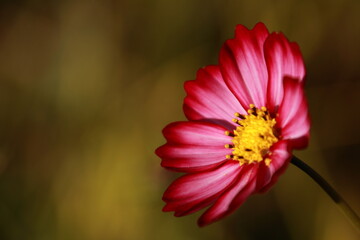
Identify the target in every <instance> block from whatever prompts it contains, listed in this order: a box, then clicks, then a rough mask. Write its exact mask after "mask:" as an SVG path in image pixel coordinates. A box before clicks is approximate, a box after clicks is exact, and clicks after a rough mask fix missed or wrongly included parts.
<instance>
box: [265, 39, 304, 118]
mask: <svg viewBox="0 0 360 240" xmlns="http://www.w3.org/2000/svg"><path fill="white" fill-rule="evenodd" d="M264 52H265V59H266V64H267V69H268V73H269V83H268V92H267V101H268V102H267V103H268V107H269V108H270V111H274V110H276V107H277V106H279V105H280V104H281V102H282V98H283V79H284V77H285V76H288V77H292V78H295V79H297V80H298V81H302V80H303V79H304V77H305V66H304V62H303V58H302V55H301V52H300V48H299V46H298V45H297V44H296V43H294V42H289V41H288V40H287V39H286V37H285V36H284V34H282V33H271V34H270V35H269V37H268V38H267V39H266V41H265V45H264Z"/></svg>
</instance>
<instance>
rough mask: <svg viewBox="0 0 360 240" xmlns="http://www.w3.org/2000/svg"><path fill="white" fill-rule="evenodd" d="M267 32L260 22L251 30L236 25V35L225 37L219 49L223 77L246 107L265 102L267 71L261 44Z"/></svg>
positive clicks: (262, 104) (259, 105)
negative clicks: (229, 37)
mask: <svg viewBox="0 0 360 240" xmlns="http://www.w3.org/2000/svg"><path fill="white" fill-rule="evenodd" d="M268 34H269V33H268V30H267V29H266V27H265V26H264V24H262V23H259V24H257V25H256V26H255V27H254V28H253V29H252V30H248V29H247V28H245V27H244V26H242V25H238V26H237V28H236V33H235V39H230V40H227V41H226V43H225V44H224V46H223V47H222V49H221V51H220V59H219V65H220V69H221V73H222V76H223V78H224V81H225V83H226V84H227V85H228V87H229V88H230V89H231V91H232V92H233V93H234V95H235V96H236V97H237V99H238V100H239V101H240V103H241V104H242V106H243V107H244V108H246V109H247V108H248V107H249V105H250V104H251V103H252V104H255V106H257V107H262V106H265V101H266V88H267V81H268V74H267V68H266V64H265V58H264V52H263V45H264V42H265V39H266V37H267V36H268Z"/></svg>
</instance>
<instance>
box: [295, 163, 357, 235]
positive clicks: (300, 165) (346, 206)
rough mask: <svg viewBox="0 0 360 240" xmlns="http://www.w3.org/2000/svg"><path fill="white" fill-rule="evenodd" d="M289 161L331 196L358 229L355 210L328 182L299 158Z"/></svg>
mask: <svg viewBox="0 0 360 240" xmlns="http://www.w3.org/2000/svg"><path fill="white" fill-rule="evenodd" d="M291 163H292V164H294V165H295V166H297V167H298V168H300V169H301V170H303V171H304V172H305V173H306V174H307V175H309V176H310V177H311V178H312V179H313V180H314V181H315V182H316V183H317V184H319V186H320V187H321V188H322V189H323V190H324V191H325V192H326V193H327V194H328V195H329V196H330V197H331V199H332V200H333V201H334V202H335V203H336V204H337V205H338V206H339V207H340V208H341V209H342V210H343V212H344V213H345V215H346V216H347V217H348V218H349V219H350V221H351V222H352V223H353V224H354V226H355V227H356V228H357V230H359V231H360V218H359V216H358V215H357V214H356V213H355V211H354V210H353V209H352V208H351V207H350V206H349V204H347V202H346V201H345V200H344V199H343V198H342V197H341V195H340V194H339V193H337V192H336V191H335V189H334V188H332V187H331V186H330V184H329V183H328V182H327V181H326V180H325V179H324V178H323V177H322V176H320V175H319V174H318V173H317V172H316V171H315V170H314V169H312V168H311V167H310V166H309V165H307V164H306V163H304V162H303V161H301V160H300V159H299V158H297V157H295V156H293V157H292V159H291Z"/></svg>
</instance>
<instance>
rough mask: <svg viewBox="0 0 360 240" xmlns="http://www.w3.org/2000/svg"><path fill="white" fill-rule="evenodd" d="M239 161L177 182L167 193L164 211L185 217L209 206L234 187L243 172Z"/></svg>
mask: <svg viewBox="0 0 360 240" xmlns="http://www.w3.org/2000/svg"><path fill="white" fill-rule="evenodd" d="M241 168H242V167H241V166H240V165H239V163H238V162H237V161H227V162H226V163H224V164H223V165H222V166H220V167H219V168H216V169H214V170H212V171H206V172H201V173H194V174H187V175H184V176H182V177H180V178H178V179H177V180H175V181H174V182H173V183H172V184H171V185H170V186H169V187H168V189H167V190H166V191H165V193H164V196H163V200H164V201H165V202H166V203H167V204H166V206H165V207H164V209H163V210H164V211H175V216H183V215H186V214H189V213H192V212H194V211H197V210H199V209H201V208H203V207H205V206H207V205H209V204H210V203H211V202H212V201H214V199H216V198H217V197H218V196H219V195H220V194H221V193H222V192H223V191H225V190H226V189H227V188H228V187H229V186H231V185H232V183H233V182H234V180H235V179H236V178H237V176H238V174H239V172H240V171H241Z"/></svg>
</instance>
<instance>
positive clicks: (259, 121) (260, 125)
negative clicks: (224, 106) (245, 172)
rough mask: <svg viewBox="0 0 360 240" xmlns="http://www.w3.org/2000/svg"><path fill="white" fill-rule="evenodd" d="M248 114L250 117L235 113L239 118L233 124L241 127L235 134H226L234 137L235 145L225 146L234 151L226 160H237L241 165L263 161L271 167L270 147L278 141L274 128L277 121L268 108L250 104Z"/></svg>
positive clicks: (237, 128) (227, 132)
mask: <svg viewBox="0 0 360 240" xmlns="http://www.w3.org/2000/svg"><path fill="white" fill-rule="evenodd" d="M247 112H248V115H242V114H240V113H235V116H236V117H237V118H234V119H233V122H235V123H237V124H238V125H239V126H238V127H236V129H235V130H234V131H233V132H229V131H226V132H225V134H226V135H228V136H232V137H233V139H232V143H233V144H226V145H225V147H226V148H231V149H233V151H232V155H227V156H226V158H228V159H233V160H237V161H239V162H240V165H242V164H245V163H246V164H250V163H254V162H261V161H263V160H265V164H266V165H269V164H270V162H271V159H270V158H268V156H269V155H270V154H271V153H270V147H271V146H272V145H273V144H274V143H276V142H277V141H278V138H277V135H278V134H277V132H276V130H275V127H274V126H275V124H276V121H275V119H274V118H272V117H271V116H270V114H269V112H268V111H267V109H266V107H261V108H260V109H259V108H256V107H255V106H254V105H253V104H250V109H249V110H248V111H247Z"/></svg>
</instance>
